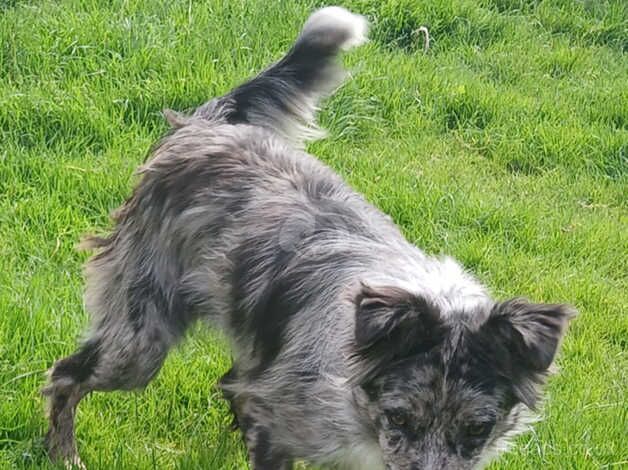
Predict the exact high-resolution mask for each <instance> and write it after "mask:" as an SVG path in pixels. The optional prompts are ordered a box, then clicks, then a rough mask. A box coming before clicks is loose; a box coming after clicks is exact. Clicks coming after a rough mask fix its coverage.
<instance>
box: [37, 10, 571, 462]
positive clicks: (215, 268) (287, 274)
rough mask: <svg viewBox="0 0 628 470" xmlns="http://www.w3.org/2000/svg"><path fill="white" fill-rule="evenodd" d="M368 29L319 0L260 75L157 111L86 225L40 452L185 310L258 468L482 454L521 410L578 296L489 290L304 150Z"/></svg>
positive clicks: (157, 345)
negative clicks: (78, 327)
mask: <svg viewBox="0 0 628 470" xmlns="http://www.w3.org/2000/svg"><path fill="white" fill-rule="evenodd" d="M366 33H367V23H366V21H365V19H364V18H363V17H361V16H358V15H354V14H352V13H350V12H348V11H347V10H345V9H343V8H339V7H329V8H324V9H321V10H318V11H316V12H315V13H314V14H313V15H312V16H311V17H310V18H309V19H308V21H307V22H306V23H305V26H304V28H303V30H302V32H301V34H300V36H299V37H298V39H297V41H296V42H295V44H294V45H293V46H292V48H291V49H290V50H289V51H288V53H287V55H286V56H285V57H283V58H282V59H281V60H280V61H279V62H277V63H276V64H274V65H272V66H271V67H270V68H268V69H266V70H265V71H263V72H262V73H261V74H259V75H258V76H257V77H255V78H254V79H252V80H251V81H249V82H247V83H245V84H243V85H241V86H239V87H237V88H235V89H234V90H232V91H231V92H230V93H228V94H227V95H225V96H222V97H220V98H215V99H213V100H211V101H209V102H208V103H206V104H204V105H202V106H201V107H199V108H198V109H197V110H196V111H195V112H194V113H193V114H192V115H189V116H183V115H180V114H177V113H174V112H171V111H168V112H166V117H167V119H168V121H169V122H170V124H171V125H172V130H171V132H170V133H169V134H168V135H167V136H166V137H164V138H163V139H162V140H161V142H159V144H158V145H157V146H156V147H155V148H154V150H153V151H152V154H151V156H150V158H149V159H148V160H147V162H146V163H145V164H144V166H143V167H141V169H140V175H141V178H140V181H139V183H138V184H137V187H136V188H135V190H134V191H133V194H132V195H131V196H130V198H129V199H128V200H127V201H126V202H125V203H124V204H123V205H122V207H121V208H120V209H118V211H117V212H116V213H115V215H114V219H115V227H114V229H113V231H112V233H111V234H110V235H109V236H107V237H104V238H99V237H91V238H89V239H87V240H86V242H85V244H86V246H87V247H89V248H92V249H95V250H96V254H95V255H94V256H93V257H92V258H91V260H90V261H89V262H88V264H87V267H86V276H87V289H86V295H85V303H86V307H87V309H88V311H89V312H90V314H91V316H92V323H91V329H90V330H89V333H88V335H87V338H86V339H85V340H84V341H83V343H82V344H81V346H80V347H79V349H78V350H77V351H76V352H75V353H74V354H72V355H71V356H69V357H66V358H64V359H61V360H59V361H58V362H56V363H55V365H54V367H53V368H52V370H51V372H50V382H49V384H48V386H47V387H46V388H45V389H44V393H45V394H46V395H47V396H48V401H49V417H50V429H49V431H48V434H47V437H46V444H47V448H48V452H49V455H50V456H51V458H52V459H53V460H59V461H63V462H66V464H68V465H70V466H71V465H77V466H82V463H81V461H80V459H79V457H78V454H77V449H76V443H75V438H74V414H75V410H76V407H77V405H78V403H79V401H80V400H81V398H83V397H84V396H85V395H86V394H88V393H90V392H92V391H95V390H103V391H105V390H131V389H136V388H142V387H145V386H146V385H147V384H148V383H149V382H150V380H151V379H152V378H154V377H155V375H156V374H157V373H158V371H159V369H160V367H161V366H162V364H163V362H164V359H165V358H166V355H167V354H168V351H169V350H170V348H171V347H172V346H173V345H175V344H176V343H177V341H179V340H180V339H181V338H182V337H183V335H184V333H185V331H186V330H187V329H188V328H189V327H190V325H192V324H193V323H195V322H196V321H197V320H199V319H205V320H208V321H210V322H211V323H212V324H214V325H216V326H217V327H219V328H221V329H222V330H223V331H225V332H226V333H227V335H228V337H229V338H230V339H231V341H232V346H233V354H234V357H235V359H234V364H233V367H232V369H231V370H230V371H229V372H228V373H227V374H226V375H225V377H224V378H223V379H222V380H221V383H220V386H221V388H222V390H223V393H224V395H225V397H226V399H227V400H228V401H229V403H230V405H231V409H232V411H233V413H234V415H235V419H236V422H237V424H238V425H239V427H240V430H241V432H242V434H243V436H244V439H245V442H246V446H247V448H248V452H249V458H250V462H251V465H252V467H253V468H254V469H256V470H260V469H273V470H276V469H289V468H291V467H292V465H293V462H294V461H296V460H303V461H306V462H309V463H312V464H315V465H320V466H323V467H332V468H354V469H390V470H393V469H403V470H411V469H471V468H479V467H481V466H483V465H484V464H485V463H486V462H487V461H488V460H489V459H490V457H491V456H493V455H495V454H496V453H498V452H499V451H502V450H504V449H506V448H507V447H508V443H509V441H510V440H511V439H512V437H513V436H514V435H516V434H517V433H519V432H521V431H522V430H524V429H525V428H526V425H527V423H529V422H530V416H531V415H532V413H530V411H531V410H534V409H535V405H536V404H537V402H538V401H539V399H540V386H541V385H542V384H543V383H544V381H545V379H546V377H547V376H548V375H549V371H550V370H551V366H552V363H553V361H554V357H555V355H556V352H557V349H558V347H559V343H560V342H561V339H562V337H563V335H564V333H565V330H566V327H567V324H568V322H569V320H570V318H572V317H573V316H574V315H575V312H574V310H573V309H571V308H570V307H568V306H566V305H546V304H534V303H530V302H528V301H526V300H523V299H513V300H507V301H505V302H500V301H495V300H493V299H492V298H491V297H490V296H489V294H488V293H487V291H486V289H485V288H484V287H483V286H482V285H481V284H480V283H479V282H478V281H477V280H476V279H475V278H474V277H472V276H471V275H470V274H469V273H467V272H466V271H465V270H464V269H463V268H462V267H461V266H460V265H459V264H458V263H457V262H456V261H454V260H453V259H451V258H447V257H445V258H436V257H432V256H428V255H427V254H425V253H424V252H422V251H421V250H419V249H418V248H417V247H415V246H413V245H412V244H410V243H409V242H408V241H407V240H406V239H405V238H404V237H403V236H402V234H401V233H400V231H399V229H398V228H397V227H396V226H395V225H394V224H393V222H392V220H391V219H390V217H388V216H386V215H385V214H383V213H381V212H380V211H379V210H378V209H376V208H375V207H373V206H372V205H371V204H369V203H368V202H367V201H366V200H365V199H364V198H363V197H362V196H360V195H359V194H357V193H356V192H355V191H353V190H352V189H351V188H350V187H348V186H347V184H345V183H344V182H343V180H342V179H341V178H340V177H339V176H338V175H337V174H336V173H334V172H333V171H332V170H331V169H330V168H328V167H327V166H326V165H324V164H322V163H321V162H320V161H318V160H317V159H316V158H314V157H313V156H311V155H309V154H307V153H305V152H304V151H302V150H301V149H302V148H303V145H304V142H305V141H306V140H308V139H310V138H313V137H316V136H318V135H320V130H319V129H318V128H317V127H316V125H315V113H316V109H317V105H318V104H319V102H320V100H321V99H322V98H324V97H326V96H328V95H330V94H331V93H332V92H333V91H334V89H335V88H336V87H337V86H338V85H339V84H340V83H341V82H342V80H343V78H344V73H343V70H342V68H341V67H340V65H339V64H338V63H337V56H338V55H339V52H340V51H341V50H343V49H349V48H351V47H353V46H357V45H359V44H361V43H363V42H364V41H365V40H366Z"/></svg>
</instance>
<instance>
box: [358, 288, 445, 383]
mask: <svg viewBox="0 0 628 470" xmlns="http://www.w3.org/2000/svg"><path fill="white" fill-rule="evenodd" d="M355 304H356V324H355V340H356V344H357V347H358V351H359V352H360V354H362V355H363V356H364V357H366V358H368V359H370V360H374V361H377V362H378V363H379V366H378V367H376V368H375V369H374V370H373V371H372V373H376V372H377V370H379V369H380V368H381V367H384V366H387V365H389V364H391V363H394V362H396V361H399V360H402V359H404V358H408V357H411V356H415V355H417V354H421V353H425V352H427V351H430V350H431V349H433V348H434V347H436V346H437V345H439V344H440V343H441V342H442V341H443V339H444V337H445V334H446V331H447V330H446V327H445V325H444V324H443V322H442V321H441V319H440V314H439V311H438V310H437V308H436V307H435V306H433V305H432V304H430V303H429V302H428V301H427V300H426V299H424V298H422V297H419V296H416V295H413V294H411V293H409V292H407V291H405V290H403V289H400V288H398V287H393V286H384V287H376V288H373V287H370V286H366V285H363V286H362V289H361V291H360V292H359V294H358V295H357V297H356V299H355Z"/></svg>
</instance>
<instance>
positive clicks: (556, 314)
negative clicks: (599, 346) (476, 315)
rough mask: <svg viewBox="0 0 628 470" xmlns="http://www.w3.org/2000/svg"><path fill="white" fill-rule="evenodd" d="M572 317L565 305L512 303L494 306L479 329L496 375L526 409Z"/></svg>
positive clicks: (573, 315)
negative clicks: (497, 370)
mask: <svg viewBox="0 0 628 470" xmlns="http://www.w3.org/2000/svg"><path fill="white" fill-rule="evenodd" d="M576 314H577V313H576V311H575V309H573V308H572V307H570V306H568V305H561V304H534V303H530V302H528V301H527V300H525V299H512V300H508V301H506V302H501V303H498V304H496V305H495V307H494V308H493V310H492V311H491V314H490V316H489V318H488V320H487V321H486V323H485V324H484V325H483V326H482V327H481V329H480V332H481V333H483V336H484V339H485V341H486V344H490V347H491V349H493V350H494V357H495V360H496V361H497V362H498V367H499V368H500V372H501V373H502V374H503V375H504V376H506V377H507V378H508V379H510V380H512V382H513V387H514V393H515V395H516V396H517V398H518V399H519V400H520V401H522V402H523V403H525V404H526V405H527V406H528V407H530V408H534V405H535V403H536V400H537V398H538V390H537V385H539V384H542V383H543V382H544V380H545V377H546V376H547V374H548V373H549V371H550V367H551V366H552V363H553V362H554V357H555V356H556V353H557V351H558V348H559V346H560V342H561V340H562V338H563V336H564V334H565V331H566V330H567V326H568V324H569V320H571V319H572V318H574V317H575V316H576Z"/></svg>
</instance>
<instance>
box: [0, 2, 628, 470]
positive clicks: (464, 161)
mask: <svg viewBox="0 0 628 470" xmlns="http://www.w3.org/2000/svg"><path fill="white" fill-rule="evenodd" d="M344 3H345V4H347V5H348V6H350V7H351V8H353V9H354V10H356V11H359V12H362V13H364V14H367V15H369V17H370V18H371V19H372V22H373V29H372V35H371V36H372V39H373V40H372V42H371V43H370V44H369V45H367V46H366V47H364V48H362V49H360V50H358V51H356V52H352V53H351V54H350V55H348V56H347V57H346V59H345V62H346V63H347V65H348V66H349V67H350V68H351V69H352V70H353V75H354V78H353V79H352V80H351V81H350V82H349V83H348V84H347V85H346V86H345V87H344V88H342V89H341V90H340V91H339V93H338V94H337V95H336V96H335V97H334V98H332V99H331V100H330V101H329V102H328V104H327V106H326V107H325V110H324V112H323V113H322V116H321V121H322V123H323V124H324V126H325V127H327V128H328V129H329V131H330V137H329V138H328V139H327V140H324V141H321V142H317V143H315V144H313V145H311V146H310V150H311V151H312V152H313V153H315V154H316V155H318V156H319V157H320V158H321V159H322V160H324V161H326V162H327V163H328V164H329V165H331V166H332V167H333V168H335V169H336V170H337V171H338V172H339V173H341V174H342V175H343V176H344V177H345V178H347V179H348V181H349V182H350V183H351V184H352V185H353V186H354V187H355V188H357V189H358V190H359V191H361V192H363V193H364V194H366V196H367V197H368V198H369V199H370V200H371V201H373V202H374V203H375V204H376V205H378V206H379V207H380V208H382V209H383V210H384V211H385V212H387V213H389V214H390V215H391V216H392V217H393V218H394V219H395V220H396V221H397V223H399V224H400V225H401V226H402V227H403V230H404V232H405V234H406V235H407V236H408V238H409V239H410V240H412V241H413V242H415V243H417V244H418V245H419V246H421V247H423V248H425V249H426V250H427V251H429V252H432V253H440V252H443V253H448V254H451V255H453V256H455V257H456V258H458V259H459V260H461V261H462V262H463V263H464V264H465V266H467V267H468V268H469V269H470V270H472V271H473V272H474V273H476V274H477V275H478V276H479V277H480V278H481V279H482V280H483V281H484V282H485V283H486V284H487V285H488V286H490V288H491V290H492V292H493V293H494V294H495V295H496V296H497V297H500V298H505V297H510V296H514V295H526V296H528V297H530V298H532V299H534V300H537V301H548V302H551V301H569V302H571V303H573V304H575V305H576V306H577V307H578V309H579V310H580V312H581V314H580V317H579V318H578V319H577V320H576V321H575V322H574V324H573V327H572V329H571V331H570V334H569V336H568V338H567V340H566V342H565V344H564V347H563V352H562V355H561V358H560V360H559V363H560V366H561V369H562V372H561V374H560V375H558V376H556V377H555V378H554V379H553V380H552V381H551V384H550V386H549V389H548V390H549V399H548V402H547V404H546V406H545V408H544V411H543V415H544V418H545V419H544V421H543V422H542V423H540V424H538V425H537V426H536V427H535V430H534V432H532V433H529V434H527V435H525V436H523V437H521V438H520V439H519V441H518V445H517V447H516V449H515V450H514V451H513V452H512V453H510V454H508V455H505V456H504V457H503V458H501V459H500V460H499V461H498V462H496V463H495V464H494V466H493V468H496V469H497V468H504V469H529V468H550V469H576V468H577V469H588V468H609V469H610V468H617V469H618V468H626V466H627V465H628V452H627V449H628V437H627V436H628V400H627V395H626V394H627V392H626V390H628V378H627V376H628V361H627V360H626V344H627V340H628V315H626V307H627V305H628V297H627V295H626V292H627V288H628V285H627V279H628V275H627V274H628V272H627V268H626V255H627V253H628V211H627V200H628V184H627V183H628V128H627V125H628V124H627V122H628V105H627V103H628V60H627V58H626V53H627V52H628V51H627V49H628V6H627V5H628V4H626V3H625V2H623V1H622V0H595V1H594V0H580V1H577V0H554V1H542V0H480V1H471V0H431V1H410V0H364V1H358V0H356V1H352V2H344ZM313 7H314V4H313V3H312V2H289V3H288V2H264V1H261V0H258V1H244V0H242V1H228V0H205V1H195V2H164V1H148V0H142V1H134V2H127V1H122V0H112V1H109V2H98V1H94V0H91V1H90V0H84V1H79V0H63V1H59V2H40V1H29V2H20V1H11V0H9V1H6V0H5V1H1V2H0V11H1V13H0V133H1V134H0V468H46V467H48V466H50V464H49V463H48V462H47V460H46V457H45V455H44V454H43V451H42V445H41V436H42V435H43V434H44V431H45V420H44V416H43V413H42V399H41V397H40V395H39V392H38V391H39V388H40V387H41V385H42V383H43V380H44V377H43V372H44V370H45V369H46V368H47V367H49V366H50V364H51V363H52V362H53V360H55V359H56V358H59V357H61V356H63V355H66V354H68V353H70V352H71V351H72V350H73V348H74V347H75V345H76V339H77V337H78V335H79V334H80V333H81V331H82V330H83V328H84V327H85V326H86V324H87V316H86V313H85V312H84V311H83V309H82V303H81V292H82V280H81V264H82V262H83V261H84V257H85V255H84V254H80V253H77V252H76V251H75V250H74V245H75V243H76V242H77V240H78V238H79V236H80V235H81V234H82V233H84V232H87V231H91V230H94V229H97V228H103V227H106V226H107V224H108V217H107V215H108V213H109V211H110V210H111V209H113V208H115V207H116V206H118V205H119V204H120V203H121V202H122V201H123V199H124V198H125V196H126V195H127V194H128V193H129V190H130V188H131V187H132V184H133V181H134V178H133V170H134V168H135V167H136V166H137V165H138V164H139V163H140V162H141V161H142V160H143V158H144V156H145V154H146V152H147V150H148V148H149V147H150V145H151V143H153V142H154V141H155V140H156V139H157V138H158V137H159V136H160V134H162V133H163V132H164V131H165V129H166V125H165V123H164V121H163V119H162V118H161V116H160V110H161V109H162V108H164V107H171V108H175V109H186V108H191V107H194V106H196V105H198V104H200V103H202V102H203V101H205V100H206V99H208V98H209V97H212V96H215V95H219V94H222V93H224V92H225V91H227V90H228V89H229V88H230V87H232V86H233V85H234V84H236V83H238V82H240V81H242V80H244V79H245V78H246V77H249V76H250V75H252V74H253V73H255V72H256V71H258V70H260V68H262V67H264V66H265V65H266V64H268V63H269V62H270V61H272V60H274V59H276V58H278V57H279V56H280V54H281V52H282V51H285V50H286V48H287V47H288V46H289V45H290V43H291V41H292V40H293V38H294V37H295V35H296V33H297V31H298V29H299V27H300V25H301V24H302V23H303V21H304V19H305V18H306V17H307V15H308V13H309V12H310V11H311V10H312V8H313ZM421 25H427V26H428V27H429V29H430V31H431V33H432V39H433V41H432V47H431V49H430V51H429V52H428V53H427V54H424V53H423V52H422V44H421V41H420V40H419V38H418V37H417V36H416V35H414V34H413V31H415V30H416V28H418V27H419V26H421ZM228 366H229V355H228V352H227V351H226V348H225V345H224V341H223V340H222V339H221V338H219V337H217V336H216V335H215V334H214V333H211V332H207V331H205V330H203V329H201V328H199V329H198V331H196V332H195V334H193V335H191V337H190V338H189V340H187V341H186V342H185V343H184V344H183V345H182V346H181V347H179V348H178V349H177V350H176V351H175V352H174V353H173V354H172V355H171V356H170V357H169V359H168V360H167V363H166V365H165V367H164V369H163V370H162V372H161V374H160V376H159V377H158V378H157V379H156V380H155V381H154V382H153V383H152V384H151V385H150V386H149V387H148V388H147V390H145V391H144V392H143V393H132V394H125V393H111V394H106V395H105V394H94V395H93V396H91V397H89V398H88V399H86V400H85V401H84V402H83V403H82V405H81V407H80V409H79V412H78V415H79V416H78V439H79V446H80V449H81V452H82V456H83V458H84V460H85V461H86V463H87V464H88V467H89V468H103V469H105V468H106V469H110V468H216V469H218V468H221V469H222V468H226V469H229V468H233V469H236V468H243V467H245V466H246V463H245V462H246V459H245V453H244V449H243V447H242V445H241V444H240V441H239V438H238V437H237V436H236V435H234V434H229V433H227V432H226V428H227V425H228V421H229V417H228V415H227V410H226V407H225V404H224V403H223V402H222V401H221V400H219V398H218V393H217V391H216V390H215V388H214V387H213V384H214V382H215V381H216V379H217V378H218V377H219V376H220V375H221V374H222V373H223V372H224V371H226V369H227V368H228Z"/></svg>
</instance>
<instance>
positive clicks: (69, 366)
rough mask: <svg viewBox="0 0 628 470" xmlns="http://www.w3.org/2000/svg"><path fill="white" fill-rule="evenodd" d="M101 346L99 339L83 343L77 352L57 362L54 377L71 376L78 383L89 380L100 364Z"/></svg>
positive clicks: (53, 372)
mask: <svg viewBox="0 0 628 470" xmlns="http://www.w3.org/2000/svg"><path fill="white" fill-rule="evenodd" d="M99 347H100V341H99V340H98V339H90V340H88V341H87V342H85V343H83V345H82V346H81V347H80V348H79V350H78V351H77V352H76V353H74V354H72V355H71V356H68V357H66V358H64V359H61V360H60V361H58V362H57V363H56V364H55V366H54V369H53V371H52V379H53V380H54V379H59V378H62V377H71V378H72V379H73V380H74V381H75V382H77V383H81V382H84V381H85V380H87V379H88V378H89V377H90V376H91V375H92V373H93V372H94V369H95V368H96V366H97V365H98V356H99V351H98V350H99Z"/></svg>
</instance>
